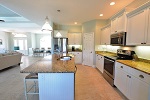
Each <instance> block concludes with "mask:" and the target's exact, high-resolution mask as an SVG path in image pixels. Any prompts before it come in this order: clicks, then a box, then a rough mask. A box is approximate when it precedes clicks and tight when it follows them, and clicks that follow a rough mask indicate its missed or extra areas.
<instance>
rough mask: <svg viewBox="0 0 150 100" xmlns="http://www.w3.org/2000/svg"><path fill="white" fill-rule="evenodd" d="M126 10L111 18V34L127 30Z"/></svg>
mask: <svg viewBox="0 0 150 100" xmlns="http://www.w3.org/2000/svg"><path fill="white" fill-rule="evenodd" d="M126 19H127V17H126V12H125V9H123V10H121V11H120V12H118V13H117V14H115V15H114V16H113V17H112V18H111V34H114V33H118V32H122V31H123V32H126Z"/></svg>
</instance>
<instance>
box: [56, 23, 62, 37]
mask: <svg viewBox="0 0 150 100" xmlns="http://www.w3.org/2000/svg"><path fill="white" fill-rule="evenodd" d="M56 37H58V38H60V37H62V35H61V33H60V29H59V25H58V32H57V33H56Z"/></svg>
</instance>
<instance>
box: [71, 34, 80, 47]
mask: <svg viewBox="0 0 150 100" xmlns="http://www.w3.org/2000/svg"><path fill="white" fill-rule="evenodd" d="M68 44H69V45H81V33H68Z"/></svg>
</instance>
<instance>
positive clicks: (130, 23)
mask: <svg viewBox="0 0 150 100" xmlns="http://www.w3.org/2000/svg"><path fill="white" fill-rule="evenodd" d="M149 15H150V7H148V8H145V9H144V8H143V6H141V7H140V8H138V9H136V10H134V11H132V12H130V13H128V14H127V43H126V44H127V45H149V44H150V19H149V18H150V16H149ZM148 17H149V18H148Z"/></svg>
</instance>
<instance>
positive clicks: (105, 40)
mask: <svg viewBox="0 0 150 100" xmlns="http://www.w3.org/2000/svg"><path fill="white" fill-rule="evenodd" d="M101 32H102V33H101V45H110V24H109V25H107V26H105V27H103V28H102V29H101Z"/></svg>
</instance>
